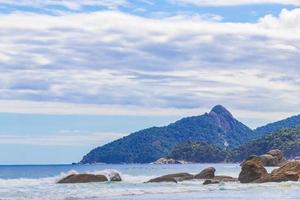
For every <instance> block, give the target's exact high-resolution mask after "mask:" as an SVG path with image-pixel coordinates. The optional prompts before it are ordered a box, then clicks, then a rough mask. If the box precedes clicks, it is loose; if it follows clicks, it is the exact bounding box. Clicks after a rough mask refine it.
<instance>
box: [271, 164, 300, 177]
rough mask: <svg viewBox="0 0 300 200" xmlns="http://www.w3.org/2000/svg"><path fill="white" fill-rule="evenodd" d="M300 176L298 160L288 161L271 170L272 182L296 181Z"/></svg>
mask: <svg viewBox="0 0 300 200" xmlns="http://www.w3.org/2000/svg"><path fill="white" fill-rule="evenodd" d="M299 177H300V161H299V160H298V161H289V162H287V163H285V164H284V165H283V166H281V167H280V168H278V169H275V170H273V171H272V173H271V175H270V180H271V181H272V182H282V181H298V180H299Z"/></svg>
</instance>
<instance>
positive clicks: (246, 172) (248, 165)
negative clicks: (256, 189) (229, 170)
mask: <svg viewBox="0 0 300 200" xmlns="http://www.w3.org/2000/svg"><path fill="white" fill-rule="evenodd" d="M268 176H269V175H268V172H267V170H266V169H265V168H264V166H263V164H262V162H260V161H256V160H248V161H246V162H245V163H244V164H243V165H242V171H241V172H240V174H239V178H238V180H239V181H240V182H241V183H251V182H260V180H261V179H265V178H266V177H268Z"/></svg>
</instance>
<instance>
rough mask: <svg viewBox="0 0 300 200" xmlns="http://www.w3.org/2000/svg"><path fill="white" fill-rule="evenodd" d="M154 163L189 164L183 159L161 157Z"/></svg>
mask: <svg viewBox="0 0 300 200" xmlns="http://www.w3.org/2000/svg"><path fill="white" fill-rule="evenodd" d="M153 164H156V165H162V164H187V162H185V161H181V160H174V159H172V158H160V159H158V160H157V161H155V162H153Z"/></svg>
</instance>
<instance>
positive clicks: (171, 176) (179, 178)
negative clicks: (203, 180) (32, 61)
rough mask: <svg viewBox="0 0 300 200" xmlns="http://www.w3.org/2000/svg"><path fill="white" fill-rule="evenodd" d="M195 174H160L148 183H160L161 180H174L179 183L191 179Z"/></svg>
mask: <svg viewBox="0 0 300 200" xmlns="http://www.w3.org/2000/svg"><path fill="white" fill-rule="evenodd" d="M193 178H194V176H193V175H192V174H188V173H177V174H168V175H165V176H160V177H157V178H153V179H151V180H149V181H148V182H147V183H159V182H173V183H177V182H180V181H185V180H191V179H193Z"/></svg>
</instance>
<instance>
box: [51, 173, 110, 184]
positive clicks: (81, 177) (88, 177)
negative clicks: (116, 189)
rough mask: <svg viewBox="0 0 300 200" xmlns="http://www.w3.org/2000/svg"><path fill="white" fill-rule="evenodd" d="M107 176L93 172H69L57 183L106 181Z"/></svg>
mask: <svg viewBox="0 0 300 200" xmlns="http://www.w3.org/2000/svg"><path fill="white" fill-rule="evenodd" d="M106 181H108V179H107V177H106V176H104V175H94V174H71V175H69V176H67V177H65V178H63V179H61V180H59V181H58V182H57V183H90V182H106Z"/></svg>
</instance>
